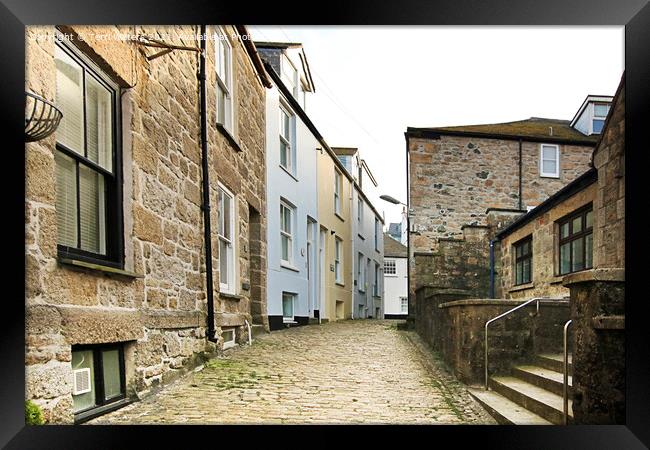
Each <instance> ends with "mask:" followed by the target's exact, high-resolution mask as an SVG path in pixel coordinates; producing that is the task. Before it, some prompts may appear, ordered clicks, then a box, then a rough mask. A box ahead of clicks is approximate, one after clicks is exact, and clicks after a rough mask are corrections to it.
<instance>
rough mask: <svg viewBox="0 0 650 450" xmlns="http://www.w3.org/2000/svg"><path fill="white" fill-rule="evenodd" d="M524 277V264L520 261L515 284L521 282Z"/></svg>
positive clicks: (516, 269) (516, 268)
mask: <svg viewBox="0 0 650 450" xmlns="http://www.w3.org/2000/svg"><path fill="white" fill-rule="evenodd" d="M522 279H523V264H522V263H521V262H518V263H517V265H516V266H515V284H521V283H522V281H521V280H522Z"/></svg>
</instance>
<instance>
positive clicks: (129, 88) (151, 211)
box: [25, 26, 266, 423]
mask: <svg viewBox="0 0 650 450" xmlns="http://www.w3.org/2000/svg"><path fill="white" fill-rule="evenodd" d="M63 31H65V32H68V33H72V34H75V33H79V34H82V35H83V37H84V41H83V43H82V44H80V48H81V50H82V51H83V53H84V54H85V55H86V56H87V57H88V58H89V59H91V60H92V61H93V62H94V63H96V64H97V65H98V66H99V67H100V68H101V69H102V70H103V71H104V72H106V74H107V75H108V76H110V77H111V78H112V79H113V81H115V82H116V83H118V84H119V85H120V86H121V87H122V88H123V89H122V92H123V95H122V97H121V99H120V104H121V109H122V126H121V131H122V152H123V164H122V166H123V167H122V170H123V178H124V187H123V189H124V192H123V214H124V250H125V269H126V270H128V271H131V272H134V273H136V274H139V275H140V276H141V277H137V278H134V277H131V276H124V275H111V274H107V273H105V272H101V271H97V270H87V269H81V270H80V269H74V268H72V267H70V266H68V265H64V264H61V263H60V261H58V259H57V220H56V217H57V216H56V206H55V205H56V195H57V193H56V177H55V162H54V152H55V137H54V136H50V137H49V138H47V139H45V140H42V141H39V142H36V143H30V144H27V145H26V149H25V158H26V199H25V204H26V218H25V226H26V238H25V239H26V287H25V294H26V355H25V364H26V381H27V390H26V397H27V398H29V399H32V400H34V401H35V402H36V403H37V404H38V405H39V406H41V408H42V409H43V411H44V413H45V417H46V419H47V420H48V421H49V422H53V423H66V422H71V421H72V419H73V414H72V395H71V394H72V370H71V369H72V368H71V346H72V345H76V344H91V343H109V342H121V343H124V344H125V359H126V361H125V365H126V367H125V370H126V381H127V394H129V395H135V394H138V395H144V394H146V393H147V392H150V391H151V390H152V389H153V388H155V387H156V386H159V385H161V384H164V383H166V382H168V381H170V380H172V379H174V378H175V377H177V376H178V375H180V374H181V373H183V372H184V371H186V370H188V369H190V368H191V367H193V366H194V365H196V364H197V363H198V362H199V361H201V359H202V358H204V357H205V356H206V355H207V354H209V353H212V352H214V351H218V350H219V349H220V342H219V344H218V345H216V346H215V345H214V344H212V343H210V342H208V341H207V340H206V339H205V333H206V311H207V309H206V293H205V292H206V291H205V290H206V286H205V256H204V255H205V253H204V252H205V249H204V243H203V214H202V211H201V208H200V206H201V201H202V199H201V195H202V194H201V165H200V164H201V150H200V143H199V140H200V139H199V138H200V135H199V96H198V86H199V85H198V80H197V71H198V55H197V53H195V52H189V51H173V52H171V53H169V54H167V55H164V56H161V57H159V58H156V59H153V60H151V61H147V60H146V58H145V53H146V54H152V53H155V52H156V51H158V50H157V49H146V50H145V49H144V48H142V47H140V46H138V45H136V44H134V43H133V42H129V41H116V40H114V39H100V38H98V37H97V35H98V34H109V33H113V32H117V33H131V34H136V33H141V34H146V35H149V36H156V35H157V34H158V33H165V35H166V39H167V38H168V39H169V40H170V41H171V42H173V43H174V44H177V45H185V46H192V47H198V41H195V40H194V39H193V38H192V37H191V36H192V35H195V34H198V32H199V29H198V27H193V26H169V27H153V26H142V27H141V26H124V27H110V26H106V27H95V26H93V27H86V26H83V27H67V28H65V29H63ZM229 31H230V32H233V31H234V30H233V29H232V28H229ZM54 32H55V29H54V27H51V26H44V27H27V29H26V59H27V60H26V89H27V90H30V91H32V92H35V93H37V94H39V95H42V96H44V97H46V98H47V99H50V100H53V99H54V97H55V87H56V82H55V80H56V72H55V66H54V48H55V47H54V41H53V39H52V38H53V35H54ZM208 32H209V33H210V32H211V30H208ZM188 36H189V37H188ZM37 38H38V39H37ZM75 42H79V41H78V40H75ZM232 44H233V52H234V53H233V60H234V79H235V96H236V97H235V98H236V113H235V118H236V140H237V141H238V143H239V147H240V148H239V149H238V148H237V146H234V145H232V144H231V143H230V141H229V140H228V139H226V137H225V136H224V135H223V134H221V133H220V132H219V131H218V130H216V128H215V127H214V126H210V125H211V124H214V123H215V121H216V105H215V103H216V100H215V95H211V94H210V93H211V92H214V86H215V70H214V55H215V51H214V42H213V41H212V40H208V43H207V47H208V49H207V50H208V51H207V55H208V61H207V72H208V75H209V76H208V123H209V130H208V139H209V168H210V181H211V190H210V196H211V205H212V213H211V214H212V216H211V222H212V239H213V242H212V247H213V269H214V276H213V277H214V280H215V291H218V289H219V284H218V283H219V254H218V248H219V247H218V240H217V224H218V217H217V210H218V196H217V190H216V189H217V182H221V183H223V184H224V185H226V186H227V187H228V188H229V189H230V190H232V191H233V193H234V194H235V195H236V196H237V206H238V208H237V212H238V214H237V219H236V227H235V228H236V230H235V232H236V233H237V234H236V236H237V239H238V242H237V247H238V252H237V259H238V267H239V277H238V280H237V283H238V284H237V288H238V289H237V291H238V293H239V294H240V296H239V297H238V298H228V299H226V298H221V297H220V296H219V295H218V292H217V293H216V295H215V311H216V322H217V325H218V326H226V325H229V326H236V327H239V328H238V330H239V331H240V332H238V334H241V330H242V329H243V328H242V325H243V321H244V319H248V320H249V321H250V320H251V301H253V302H255V303H256V305H257V306H256V311H259V312H258V315H259V314H264V313H265V299H266V292H265V285H266V278H265V273H266V261H265V257H264V255H265V254H266V249H265V245H266V244H265V242H264V241H263V237H264V236H265V235H266V233H265V227H266V217H265V214H264V211H266V206H265V201H266V200H265V166H264V161H265V157H264V138H265V133H264V129H265V123H264V101H265V100H264V99H265V93H264V88H263V86H262V85H261V83H260V81H259V79H258V77H257V75H256V73H255V71H254V69H253V66H252V64H251V62H250V61H249V60H248V57H247V56H246V53H245V50H244V48H243V45H242V44H241V42H240V41H238V40H236V39H235V40H233V41H232ZM240 150H241V151H240ZM249 211H253V212H255V211H257V212H259V213H260V214H261V215H260V216H259V217H256V218H255V219H254V222H255V223H254V225H253V227H252V229H250V230H249ZM108 231H109V232H110V230H108ZM250 261H254V266H253V267H251V264H250ZM251 273H252V274H253V275H252V276H251V275H250V274H251ZM251 281H254V284H253V283H251ZM249 284H252V286H250V287H249V288H248V289H246V288H245V287H248V285H249ZM242 285H243V287H242ZM258 321H259V317H258ZM219 333H220V329H219V328H217V334H218V335H219ZM242 337H243V336H242Z"/></svg>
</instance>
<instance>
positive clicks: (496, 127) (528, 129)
mask: <svg viewBox="0 0 650 450" xmlns="http://www.w3.org/2000/svg"><path fill="white" fill-rule="evenodd" d="M570 123H571V122H570V121H569V120H559V119H546V118H542V117H531V118H529V119H526V120H517V121H515V122H504V123H492V124H485V125H462V126H453V127H434V128H413V127H408V128H407V131H406V134H407V135H411V136H417V135H427V134H428V135H431V134H439V135H457V136H475V137H487V138H495V139H499V138H501V139H515V140H518V139H519V138H523V139H524V140H529V141H535V142H539V141H544V142H566V143H575V144H582V145H591V146H594V145H595V144H596V142H597V141H598V137H599V135H598V134H594V135H591V136H586V135H584V134H582V133H581V132H579V131H578V130H576V129H574V128H572V127H571V126H570ZM551 128H552V129H553V131H552V134H551Z"/></svg>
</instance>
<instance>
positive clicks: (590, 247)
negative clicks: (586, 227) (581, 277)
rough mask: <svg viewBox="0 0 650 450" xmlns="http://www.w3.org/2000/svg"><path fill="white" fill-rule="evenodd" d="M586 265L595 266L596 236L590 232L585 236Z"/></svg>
mask: <svg viewBox="0 0 650 450" xmlns="http://www.w3.org/2000/svg"><path fill="white" fill-rule="evenodd" d="M585 247H586V249H585V252H586V253H585V267H593V265H594V261H593V251H594V236H593V234H589V235H587V236H585Z"/></svg>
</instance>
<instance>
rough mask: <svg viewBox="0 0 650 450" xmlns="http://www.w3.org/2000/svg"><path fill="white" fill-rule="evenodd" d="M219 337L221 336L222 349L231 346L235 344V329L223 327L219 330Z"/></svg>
mask: <svg viewBox="0 0 650 450" xmlns="http://www.w3.org/2000/svg"><path fill="white" fill-rule="evenodd" d="M221 337H222V338H223V349H224V350H225V349H227V348H231V347H234V346H235V345H237V342H236V341H235V329H234V328H224V329H223V330H221Z"/></svg>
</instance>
